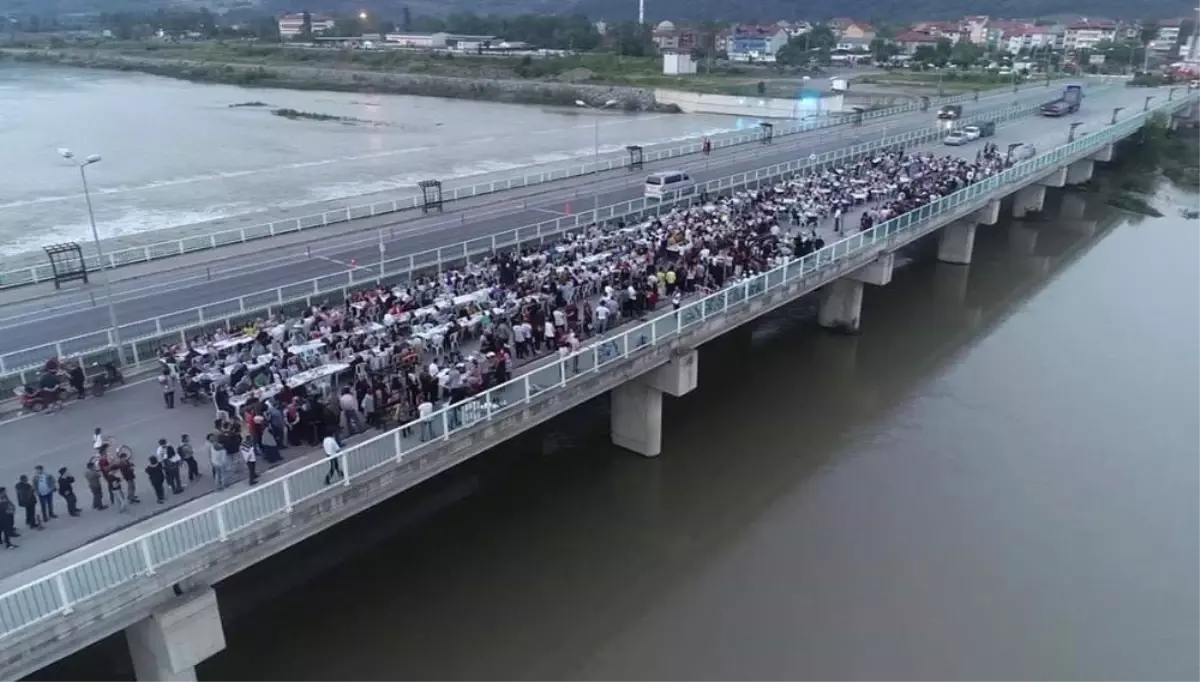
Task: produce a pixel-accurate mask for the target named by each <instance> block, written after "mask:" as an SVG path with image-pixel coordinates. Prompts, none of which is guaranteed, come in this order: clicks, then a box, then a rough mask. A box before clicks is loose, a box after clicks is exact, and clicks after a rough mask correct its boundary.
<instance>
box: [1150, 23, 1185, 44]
mask: <svg viewBox="0 0 1200 682" xmlns="http://www.w3.org/2000/svg"><path fill="white" fill-rule="evenodd" d="M1181 32H1182V31H1181ZM1140 37H1141V39H1142V45H1149V44H1150V43H1152V42H1154V41H1155V40H1157V39H1158V21H1157V20H1156V19H1144V20H1143V21H1142V31H1141V36H1140Z"/></svg>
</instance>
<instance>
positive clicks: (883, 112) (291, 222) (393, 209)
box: [0, 86, 1029, 289]
mask: <svg viewBox="0 0 1200 682" xmlns="http://www.w3.org/2000/svg"><path fill="white" fill-rule="evenodd" d="M1028 90H1029V87H1028V86H1027V87H1026V92H1028ZM1007 92H1009V91H1008V89H1007V88H1005V89H1004V90H1003V91H1001V92H1000V95H1003V94H1005V93H1007ZM1000 95H998V94H996V92H994V91H993V92H990V93H988V94H987V95H983V94H981V95H980V100H984V99H991V98H995V97H998V96H1000ZM974 97H975V94H974V93H969V94H964V95H955V96H953V97H946V98H941V99H938V100H937V101H936V102H931V103H930V107H931V108H932V107H934V106H937V105H940V104H946V103H954V102H965V101H968V100H970V99H972V98H974ZM920 106H921V105H920V104H919V103H913V104H906V105H903V106H898V107H891V108H888V109H878V110H874V111H864V112H863V114H862V118H863V120H871V119H878V118H884V117H887V116H895V115H898V114H904V113H908V112H912V111H917V110H918V109H920ZM852 120H853V116H838V117H835V118H827V119H822V120H817V121H804V122H796V123H779V124H777V125H775V126H774V136H775V137H784V136H788V135H796V134H798V133H804V132H809V131H812V130H818V129H822V128H829V127H833V126H838V125H844V124H847V123H848V122H851V121H852ZM762 138H763V133H762V131H761V130H757V129H756V130H753V131H745V132H730V133H722V134H719V135H714V136H712V137H711V138H710V139H711V140H712V144H713V148H714V149H723V148H726V147H733V146H737V145H743V144H748V143H752V142H759V141H761V140H762ZM701 149H702V146H701V141H700V140H698V139H693V140H691V141H689V142H685V143H683V144H675V143H663V144H661V145H654V146H652V147H648V148H647V149H645V150H644V153H643V156H644V161H645V162H646V163H653V162H655V161H662V160H664V159H673V158H678V157H681V156H689V155H693V154H699V153H700V151H701ZM628 159H629V157H628V154H625V153H623V152H622V153H619V154H618V153H612V154H605V155H602V156H601V157H600V158H594V157H589V159H588V160H586V161H581V162H580V163H578V164H573V165H570V166H566V167H563V168H555V169H550V170H541V171H535V172H532V173H527V174H525V175H522V176H520V177H513V178H508V179H503V180H491V181H486V182H480V183H475V184H469V185H464V186H461V187H454V188H447V189H446V190H445V196H444V199H445V200H446V201H459V200H461V199H469V198H471V197H477V196H482V195H485V194H492V193H495V192H503V191H505V190H511V189H519V188H522V187H531V186H533V185H540V184H544V183H548V182H555V181H559V180H565V179H568V178H573V177H579V176H583V175H590V174H593V173H602V172H605V171H611V170H616V169H620V168H625V167H626V166H627V165H628ZM421 206H422V198H421V195H420V194H419V193H417V194H414V195H411V196H406V197H402V198H400V199H395V200H388V201H377V202H374V203H369V204H362V205H358V206H348V207H346V208H339V209H336V210H331V211H324V212H321V213H314V214H311V215H306V216H300V217H297V218H288V219H286V220H276V221H272V222H266V223H261V224H258V225H250V226H247V227H239V228H233V229H228V230H220V231H214V232H211V233H207V234H198V235H193V236H190V237H183V238H180V239H172V240H167V241H162V242H157V243H153V244H146V245H144V246H137V247H132V248H124V249H113V250H111V251H109V252H107V253H106V254H105V260H104V262H105V263H106V264H107V267H110V268H117V267H122V266H125V265H133V264H135V263H145V262H148V261H152V260H159V259H162V258H170V257H174V256H181V255H184V254H187V253H192V252H195V251H206V250H208V249H215V248H218V247H221V246H229V245H231V244H239V243H244V242H248V241H255V240H258V239H266V238H270V237H275V236H279V235H285V234H291V233H294V232H302V231H304V230H309V229H312V228H316V227H326V226H329V225H336V224H340V223H345V222H349V221H351V220H359V219H362V218H370V217H373V216H378V215H387V214H390V213H397V212H401V211H410V210H415V209H419V208H421ZM180 229H183V228H180ZM29 257H30V258H31V259H37V260H41V259H42V256H41V254H37V253H31V254H30V255H29ZM100 262H101V261H100V257H99V255H97V254H90V255H85V257H84V264H85V266H86V267H87V269H88V271H89V272H92V271H96V270H99V269H100ZM53 277H54V272H53V269H52V268H51V266H50V265H49V264H44V265H33V266H29V267H22V268H15V269H12V270H6V271H3V272H0V289H3V288H7V287H18V286H26V285H29V284H37V283H38V282H44V281H48V280H51V279H53Z"/></svg>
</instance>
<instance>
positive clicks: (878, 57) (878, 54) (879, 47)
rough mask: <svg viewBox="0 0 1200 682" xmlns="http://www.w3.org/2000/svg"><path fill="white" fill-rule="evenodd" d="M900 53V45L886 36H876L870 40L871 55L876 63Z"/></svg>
mask: <svg viewBox="0 0 1200 682" xmlns="http://www.w3.org/2000/svg"><path fill="white" fill-rule="evenodd" d="M898 54H900V46H899V45H896V44H895V43H893V42H892V41H890V40H887V39H886V38H876V39H874V40H872V41H871V57H872V58H873V59H874V60H875V62H876V63H878V64H882V63H885V62H888V61H890V60H891V59H892V57H895V56H896V55H898Z"/></svg>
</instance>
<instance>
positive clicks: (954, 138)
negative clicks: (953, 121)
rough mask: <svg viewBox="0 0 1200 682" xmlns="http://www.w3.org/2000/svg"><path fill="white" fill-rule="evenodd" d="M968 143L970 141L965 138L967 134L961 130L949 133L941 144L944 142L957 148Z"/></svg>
mask: <svg viewBox="0 0 1200 682" xmlns="http://www.w3.org/2000/svg"><path fill="white" fill-rule="evenodd" d="M970 141H971V140H970V139H968V138H967V134H966V133H964V132H963V131H961V130H952V131H950V134H949V135H947V136H946V139H944V140H942V142H945V143H946V144H948V145H950V146H951V147H958V146H961V145H964V144H966V143H968V142H970Z"/></svg>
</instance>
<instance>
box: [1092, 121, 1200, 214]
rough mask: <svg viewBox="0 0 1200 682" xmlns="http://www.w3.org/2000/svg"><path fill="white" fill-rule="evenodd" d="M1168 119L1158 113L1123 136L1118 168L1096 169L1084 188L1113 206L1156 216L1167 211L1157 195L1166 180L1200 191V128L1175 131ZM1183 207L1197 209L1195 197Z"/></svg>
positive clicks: (1116, 165)
mask: <svg viewBox="0 0 1200 682" xmlns="http://www.w3.org/2000/svg"><path fill="white" fill-rule="evenodd" d="M1168 123H1169V122H1168V121H1167V119H1166V117H1156V118H1155V119H1153V120H1151V121H1150V123H1149V124H1148V125H1146V126H1145V127H1143V128H1142V129H1141V130H1140V131H1139V132H1138V133H1137V134H1136V135H1134V136H1133V137H1131V138H1129V139H1127V140H1123V141H1121V142H1120V143H1119V144H1118V145H1117V150H1116V151H1117V153H1116V154H1115V163H1114V167H1115V168H1116V169H1118V170H1119V171H1120V172H1119V173H1104V174H1099V173H1098V174H1096V175H1095V176H1094V177H1093V178H1092V179H1091V180H1090V181H1088V182H1087V183H1086V184H1084V185H1083V186H1082V187H1081V189H1082V190H1083V191H1086V192H1088V193H1091V194H1094V195H1096V196H1099V197H1102V198H1103V199H1104V201H1105V203H1107V204H1108V205H1109V206H1112V207H1114V208H1119V209H1121V210H1124V211H1129V212H1131V213H1137V214H1140V215H1144V216H1150V217H1154V218H1157V217H1161V216H1162V215H1163V213H1164V212H1163V211H1162V210H1160V208H1161V206H1156V205H1155V203H1156V202H1155V197H1157V196H1159V195H1160V194H1161V192H1160V190H1161V189H1162V187H1163V186H1164V185H1165V184H1169V185H1171V186H1172V187H1173V188H1174V189H1175V190H1182V191H1184V192H1187V193H1190V194H1192V195H1195V194H1196V193H1197V192H1198V191H1200V128H1196V127H1181V128H1178V129H1176V130H1171V129H1170V127H1169V125H1168ZM1183 208H1189V209H1194V208H1195V206H1194V202H1192V203H1191V204H1189V205H1188V206H1185V207H1183Z"/></svg>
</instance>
